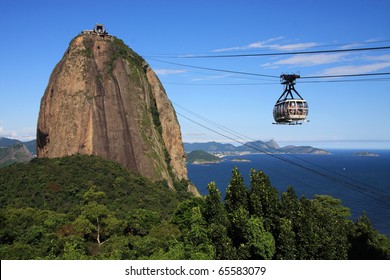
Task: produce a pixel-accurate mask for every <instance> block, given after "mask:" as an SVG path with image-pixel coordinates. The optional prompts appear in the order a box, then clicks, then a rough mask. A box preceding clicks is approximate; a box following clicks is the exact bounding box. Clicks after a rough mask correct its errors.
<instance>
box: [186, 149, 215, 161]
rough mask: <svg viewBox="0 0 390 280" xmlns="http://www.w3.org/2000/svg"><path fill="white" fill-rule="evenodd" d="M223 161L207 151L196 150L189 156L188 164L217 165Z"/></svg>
mask: <svg viewBox="0 0 390 280" xmlns="http://www.w3.org/2000/svg"><path fill="white" fill-rule="evenodd" d="M220 161H221V159H220V158H219V157H217V156H214V155H212V154H209V153H207V152H205V151H201V150H195V151H192V152H190V153H189V154H187V163H198V164H201V163H216V162H220Z"/></svg>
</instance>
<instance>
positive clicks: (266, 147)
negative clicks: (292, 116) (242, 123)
mask: <svg viewBox="0 0 390 280" xmlns="http://www.w3.org/2000/svg"><path fill="white" fill-rule="evenodd" d="M184 149H185V151H186V152H191V151H194V150H203V151H206V152H223V153H274V154H280V153H283V154H286V153H287V154H329V152H327V151H325V150H322V149H318V148H313V147H311V146H292V145H290V146H285V147H280V146H279V145H278V144H277V143H276V142H275V141H274V140H270V141H266V142H264V141H260V140H258V141H252V142H247V143H245V144H243V145H241V146H237V147H235V146H233V145H232V144H222V143H217V142H206V143H184Z"/></svg>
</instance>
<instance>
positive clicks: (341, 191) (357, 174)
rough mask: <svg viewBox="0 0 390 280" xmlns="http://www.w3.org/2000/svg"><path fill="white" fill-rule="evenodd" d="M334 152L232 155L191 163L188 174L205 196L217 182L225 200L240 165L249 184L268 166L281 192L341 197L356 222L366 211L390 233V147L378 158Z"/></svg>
mask: <svg viewBox="0 0 390 280" xmlns="http://www.w3.org/2000/svg"><path fill="white" fill-rule="evenodd" d="M365 151H366V150H365ZM329 152H331V154H330V155H314V154H307V155H288V154H277V155H268V154H248V155H242V156H227V157H224V160H223V161H222V162H221V163H215V164H203V165H197V164H188V165H187V168H188V177H189V179H190V180H191V181H192V182H193V183H194V184H195V186H196V187H197V188H198V189H199V191H200V192H201V193H202V194H203V195H206V194H207V185H208V183H210V182H212V181H214V182H215V183H216V185H217V187H218V189H219V190H220V191H221V193H222V198H224V197H225V193H226V188H227V186H228V184H229V181H230V178H231V174H232V170H233V168H234V166H236V167H237V168H238V169H239V171H240V173H241V174H242V175H243V177H244V180H245V183H246V184H247V186H249V173H250V170H251V169H252V168H254V169H256V170H262V171H264V172H265V174H267V175H268V177H269V178H270V180H271V184H272V185H273V186H274V187H276V188H277V189H278V190H279V192H284V191H286V190H287V187H288V186H293V187H294V190H295V192H296V193H297V195H298V196H299V197H301V196H305V197H307V198H312V197H313V196H314V195H315V194H326V195H331V196H333V197H335V198H338V199H341V201H342V204H343V205H344V206H347V207H349V208H350V209H351V214H352V217H351V218H352V219H353V220H354V221H356V219H357V218H358V217H359V216H361V214H362V213H363V212H366V213H367V216H368V217H369V219H370V220H371V222H372V224H373V225H374V227H375V228H376V229H377V230H378V231H379V232H381V233H383V234H386V235H387V236H388V237H390V150H370V151H369V152H370V153H373V154H377V155H378V156H359V155H356V153H359V152H362V151H361V150H329ZM237 159H238V160H237Z"/></svg>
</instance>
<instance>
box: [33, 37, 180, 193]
mask: <svg viewBox="0 0 390 280" xmlns="http://www.w3.org/2000/svg"><path fill="white" fill-rule="evenodd" d="M72 154H88V155H92V154H93V155H98V156H101V157H103V158H105V159H110V160H114V161H116V162H118V163H120V164H121V165H123V166H125V167H126V168H127V169H128V170H130V171H134V172H138V173H139V174H141V175H143V176H145V177H147V178H149V179H151V180H153V181H160V180H165V181H167V183H168V185H169V186H171V187H173V182H174V181H175V180H176V179H178V180H181V179H187V169H186V165H185V153H184V148H183V143H182V136H181V132H180V126H179V123H178V120H177V117H176V113H175V110H174V108H173V106H172V104H171V102H170V100H169V99H168V97H167V94H166V92H165V90H164V88H163V86H162V84H161V82H160V81H159V79H158V77H157V76H156V74H155V72H154V71H153V70H152V69H151V68H150V66H149V65H148V64H147V62H146V61H145V60H144V59H143V58H142V57H140V56H139V55H138V54H136V53H135V52H134V51H133V50H131V49H130V48H129V47H128V46H126V45H125V43H124V42H123V41H122V40H120V39H118V38H116V37H115V36H112V35H109V34H107V33H106V32H104V33H102V32H97V31H86V32H82V33H81V34H79V35H78V36H76V37H75V38H74V39H73V40H72V41H71V42H70V44H69V47H68V49H67V50H66V51H65V54H64V56H63V57H62V59H61V60H60V61H59V63H58V64H57V65H56V66H55V68H54V70H53V72H52V74H51V76H50V80H49V83H48V85H47V87H46V90H45V92H44V95H43V97H42V100H41V105H40V111H39V118H38V127H37V155H38V157H39V158H45V157H48V158H55V157H63V156H67V155H72Z"/></svg>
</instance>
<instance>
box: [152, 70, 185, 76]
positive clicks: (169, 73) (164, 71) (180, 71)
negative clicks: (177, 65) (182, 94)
mask: <svg viewBox="0 0 390 280" xmlns="http://www.w3.org/2000/svg"><path fill="white" fill-rule="evenodd" d="M154 72H155V73H156V74H157V75H172V74H181V73H186V72H188V71H187V70H175V69H156V70H154Z"/></svg>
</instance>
